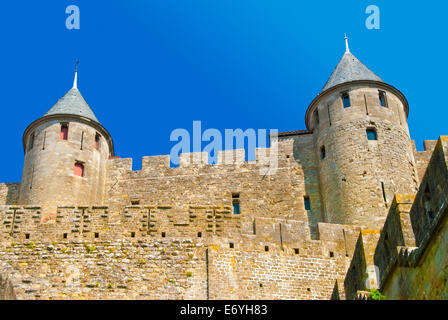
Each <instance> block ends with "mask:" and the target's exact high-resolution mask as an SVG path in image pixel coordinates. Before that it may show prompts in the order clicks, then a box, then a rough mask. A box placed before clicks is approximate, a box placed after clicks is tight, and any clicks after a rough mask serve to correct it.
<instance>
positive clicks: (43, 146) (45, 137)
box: [42, 131, 47, 150]
mask: <svg viewBox="0 0 448 320" xmlns="http://www.w3.org/2000/svg"><path fill="white" fill-rule="evenodd" d="M45 140H47V131H44V141H43V143H42V150H45Z"/></svg>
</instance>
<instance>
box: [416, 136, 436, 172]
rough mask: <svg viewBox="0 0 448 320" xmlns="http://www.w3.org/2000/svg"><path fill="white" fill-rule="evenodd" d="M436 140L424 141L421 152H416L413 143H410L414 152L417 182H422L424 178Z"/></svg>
mask: <svg viewBox="0 0 448 320" xmlns="http://www.w3.org/2000/svg"><path fill="white" fill-rule="evenodd" d="M436 144H437V140H425V141H423V148H424V150H423V151H417V148H416V146H415V141H412V148H413V151H414V158H415V164H416V166H417V172H418V177H419V180H420V181H422V180H423V177H424V176H425V172H426V168H428V164H429V161H430V160H431V156H432V153H433V151H434V148H435V147H436Z"/></svg>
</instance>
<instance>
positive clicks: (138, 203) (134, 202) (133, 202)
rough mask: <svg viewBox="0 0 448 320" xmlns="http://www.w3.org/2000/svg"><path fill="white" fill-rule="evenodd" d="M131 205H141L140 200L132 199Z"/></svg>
mask: <svg viewBox="0 0 448 320" xmlns="http://www.w3.org/2000/svg"><path fill="white" fill-rule="evenodd" d="M131 205H133V206H138V205H140V200H131Z"/></svg>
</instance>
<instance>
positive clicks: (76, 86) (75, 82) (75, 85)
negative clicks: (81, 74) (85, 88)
mask: <svg viewBox="0 0 448 320" xmlns="http://www.w3.org/2000/svg"><path fill="white" fill-rule="evenodd" d="M78 64H79V59H77V60H76V63H75V80H73V88H78Z"/></svg>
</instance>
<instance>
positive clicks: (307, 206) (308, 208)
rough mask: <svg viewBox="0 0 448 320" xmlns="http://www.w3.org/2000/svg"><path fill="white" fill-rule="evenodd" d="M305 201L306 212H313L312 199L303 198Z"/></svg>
mask: <svg viewBox="0 0 448 320" xmlns="http://www.w3.org/2000/svg"><path fill="white" fill-rule="evenodd" d="M303 201H304V203H305V210H311V203H310V197H308V196H306V197H303Z"/></svg>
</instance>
